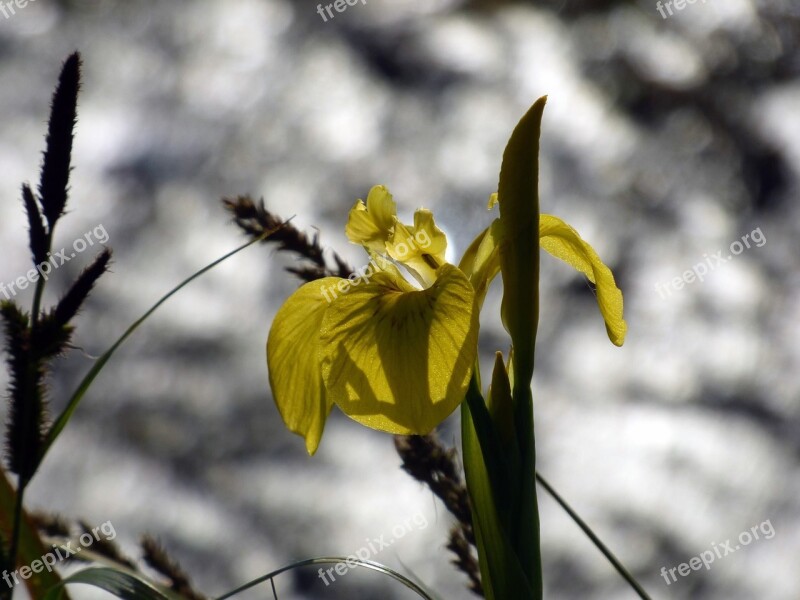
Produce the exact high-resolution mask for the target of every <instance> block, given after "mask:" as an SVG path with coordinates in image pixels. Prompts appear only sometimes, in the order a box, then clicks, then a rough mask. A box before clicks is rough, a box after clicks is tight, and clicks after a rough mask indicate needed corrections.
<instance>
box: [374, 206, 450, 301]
mask: <svg viewBox="0 0 800 600" xmlns="http://www.w3.org/2000/svg"><path fill="white" fill-rule="evenodd" d="M386 249H387V251H388V253H389V256H391V257H392V259H394V260H396V261H397V262H399V263H402V264H403V265H404V266H405V267H406V268H407V269H408V270H409V271H410V272H412V273H413V274H414V275H415V276H416V278H417V279H418V280H419V282H420V283H421V284H422V285H423V286H424V287H430V286H431V284H433V282H434V281H435V280H436V270H437V269H438V268H439V267H441V266H442V265H443V264H445V262H446V261H445V252H446V251H447V236H445V234H444V232H443V231H442V230H441V229H439V228H438V227H437V226H436V223H435V222H434V220H433V213H432V212H431V211H429V210H427V209H425V208H420V209H419V210H417V211H416V212H415V213H414V225H413V226H412V227H408V226H406V225H404V224H403V223H400V222H399V221H398V222H397V223H396V224H395V228H394V233H393V234H392V239H391V241H390V242H388V243H387V244H386Z"/></svg>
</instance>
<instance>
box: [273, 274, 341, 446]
mask: <svg viewBox="0 0 800 600" xmlns="http://www.w3.org/2000/svg"><path fill="white" fill-rule="evenodd" d="M339 281H341V279H339V278H338V277H326V278H324V279H318V280H316V281H312V282H310V283H306V284H305V285H303V286H302V287H300V288H299V289H298V290H297V291H296V292H295V293H294V294H292V295H291V296H290V297H289V299H288V300H286V302H285V303H284V304H283V306H281V308H280V310H278V313H277V314H276V315H275V320H274V321H273V322H272V327H271V328H270V331H269V337H268V339H267V366H268V369H269V384H270V387H271V388H272V396H273V398H274V399H275V404H276V405H277V407H278V412H280V415H281V417H282V418H283V421H284V423H286V427H287V428H288V429H289V430H290V431H293V432H294V433H297V434H299V435H301V436H303V437H304V438H305V442H306V450H307V451H308V453H309V454H314V453H315V452H316V451H317V447H318V446H319V442H320V439H321V438H322V432H323V429H324V428H325V420H326V419H327V418H328V414H330V412H331V407H332V406H333V404H332V403H331V402H330V400H329V399H328V397H327V394H326V393H325V389H324V386H323V384H322V374H321V372H320V365H319V357H318V355H319V344H320V341H319V331H320V326H321V324H322V318H323V315H324V314H325V311H326V310H327V308H328V306H329V303H328V300H326V299H325V295H324V294H323V292H324V291H325V290H327V289H333V288H335V287H336V285H337V283H338V282H339Z"/></svg>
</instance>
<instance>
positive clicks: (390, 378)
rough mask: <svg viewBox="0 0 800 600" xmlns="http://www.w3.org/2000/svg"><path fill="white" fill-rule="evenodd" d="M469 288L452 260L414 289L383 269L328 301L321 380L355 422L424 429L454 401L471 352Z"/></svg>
mask: <svg viewBox="0 0 800 600" xmlns="http://www.w3.org/2000/svg"><path fill="white" fill-rule="evenodd" d="M477 339H478V310H477V307H476V306H475V302H474V294H473V291H472V286H471V285H470V283H469V281H468V280H467V278H466V276H465V275H464V274H463V273H462V272H461V271H460V270H459V269H457V268H456V267H454V266H452V265H444V266H443V267H441V268H440V269H439V271H438V273H437V278H436V281H435V283H434V284H433V285H432V286H431V287H430V288H428V289H426V290H415V289H414V288H412V287H411V286H410V285H409V284H408V283H407V282H405V281H403V280H401V279H397V278H396V277H394V276H392V275H390V274H388V273H378V274H377V275H376V276H375V277H374V278H373V279H372V282H371V283H370V284H368V285H366V286H364V287H359V288H356V289H354V290H353V291H351V292H350V293H349V294H347V295H345V296H341V297H340V298H339V299H337V300H336V301H335V302H333V303H332V304H331V306H330V308H328V310H327V311H325V316H324V318H323V320H322V330H321V334H320V342H321V345H320V362H321V364H322V378H323V381H324V383H325V388H326V390H327V393H328V394H329V396H330V398H331V400H332V401H333V402H335V403H336V404H337V405H338V406H339V408H341V410H342V411H343V412H344V413H345V414H346V415H348V416H349V417H350V418H352V419H354V420H355V421H357V422H359V423H361V424H363V425H366V426H368V427H372V428H373V429H378V430H381V431H386V432H388V433H395V434H406V435H408V434H419V435H422V434H426V433H430V432H431V431H432V430H433V428H434V427H436V426H437V425H438V424H439V423H441V422H442V421H443V420H444V419H445V418H446V417H447V416H448V415H450V413H452V412H453V410H454V409H455V408H456V407H457V406H458V405H459V404H460V403H461V401H462V400H463V399H464V395H465V394H466V390H467V387H468V385H469V380H470V376H471V374H472V368H473V366H474V364H475V357H476V355H477Z"/></svg>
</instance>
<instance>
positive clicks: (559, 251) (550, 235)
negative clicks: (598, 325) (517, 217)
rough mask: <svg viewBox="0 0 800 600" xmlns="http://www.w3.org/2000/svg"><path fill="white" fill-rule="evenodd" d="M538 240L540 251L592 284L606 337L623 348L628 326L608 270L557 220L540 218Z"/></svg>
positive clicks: (567, 227) (592, 252) (587, 245)
mask: <svg viewBox="0 0 800 600" xmlns="http://www.w3.org/2000/svg"><path fill="white" fill-rule="evenodd" d="M539 236H540V238H541V241H540V243H541V246H542V248H544V249H545V250H547V251H548V252H549V253H550V254H552V255H553V256H555V257H556V258H560V259H561V260H563V261H564V262H566V263H568V264H570V265H572V266H573V267H575V268H576V269H577V270H578V271H580V272H581V273H583V274H584V275H586V277H588V278H589V281H591V282H592V283H594V284H595V286H596V290H597V304H598V306H599V307H600V312H601V313H602V315H603V319H604V320H605V322H606V331H607V332H608V337H609V339H610V340H611V341H612V342H613V343H614V344H615V345H616V346H622V343H623V342H624V341H625V332H626V330H627V325H626V323H625V320H624V319H623V317H622V292H621V291H620V290H619V288H618V287H617V284H616V283H615V282H614V275H613V274H612V273H611V269H609V268H608V267H607V266H606V265H605V264H603V261H602V260H600V257H599V256H598V255H597V253H596V252H595V251H594V249H593V248H592V247H591V246H590V245H589V244H587V243H586V242H585V241H584V240H583V239H582V238H581V236H580V235H578V232H577V231H575V230H574V229H573V228H572V227H570V226H569V225H567V224H566V223H565V222H564V221H562V220H561V219H559V218H557V217H554V216H552V215H541V217H540V220H539Z"/></svg>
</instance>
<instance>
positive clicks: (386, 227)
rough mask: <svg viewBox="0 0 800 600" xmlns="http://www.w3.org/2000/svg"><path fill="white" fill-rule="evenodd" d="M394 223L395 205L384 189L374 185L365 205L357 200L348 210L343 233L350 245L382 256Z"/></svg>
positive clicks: (387, 191)
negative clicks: (348, 214) (365, 248)
mask: <svg viewBox="0 0 800 600" xmlns="http://www.w3.org/2000/svg"><path fill="white" fill-rule="evenodd" d="M396 221H397V205H396V204H395V201H394V200H393V199H392V195H391V194H390V193H389V190H387V189H386V187H384V186H382V185H376V186H373V188H372V189H371V190H370V191H369V194H368V195H367V202H366V204H364V201H363V200H357V201H356V203H355V204H354V205H353V208H351V209H350V216H349V218H348V220H347V225H345V228H344V231H345V234H347V238H348V239H349V240H350V241H351V242H352V243H354V244H360V245H362V246H365V247H367V248H369V249H370V250H374V251H375V252H378V253H381V254H384V253H385V252H386V242H387V241H389V240H390V239H391V237H392V234H393V233H394V226H395V222H396Z"/></svg>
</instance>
